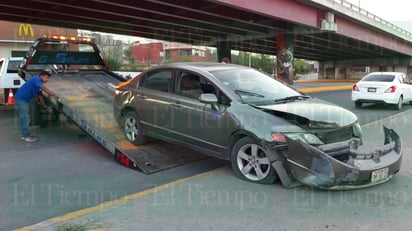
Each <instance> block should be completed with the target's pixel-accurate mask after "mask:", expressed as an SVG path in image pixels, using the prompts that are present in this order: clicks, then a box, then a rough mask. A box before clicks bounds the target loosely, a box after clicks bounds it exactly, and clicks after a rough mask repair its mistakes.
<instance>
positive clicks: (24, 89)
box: [14, 76, 43, 102]
mask: <svg viewBox="0 0 412 231" xmlns="http://www.w3.org/2000/svg"><path fill="white" fill-rule="evenodd" d="M42 85H43V82H42V81H41V79H40V77H39V76H34V77H32V78H30V79H29V80H27V81H26V82H25V83H24V84H23V85H22V86H21V87H20V88H19V90H17V92H16V95H15V96H14V99H17V100H23V101H26V102H30V100H31V99H32V98H34V97H35V96H37V95H41V94H42V92H41V89H40V87H41V86H42Z"/></svg>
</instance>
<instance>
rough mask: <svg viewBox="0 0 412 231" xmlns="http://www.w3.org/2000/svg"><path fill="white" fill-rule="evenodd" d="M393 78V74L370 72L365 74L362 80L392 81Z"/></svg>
mask: <svg viewBox="0 0 412 231" xmlns="http://www.w3.org/2000/svg"><path fill="white" fill-rule="evenodd" d="M394 78H395V75H389V74H387V75H386V74H372V75H368V76H365V78H363V79H362V81H374V82H392V81H393V79H394Z"/></svg>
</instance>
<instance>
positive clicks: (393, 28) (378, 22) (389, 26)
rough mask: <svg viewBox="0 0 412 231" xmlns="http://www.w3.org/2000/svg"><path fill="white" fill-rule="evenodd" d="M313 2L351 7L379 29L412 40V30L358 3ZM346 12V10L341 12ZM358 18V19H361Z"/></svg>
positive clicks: (350, 8)
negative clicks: (387, 19) (363, 7)
mask: <svg viewBox="0 0 412 231" xmlns="http://www.w3.org/2000/svg"><path fill="white" fill-rule="evenodd" d="M311 1H312V2H317V3H319V4H321V5H324V6H327V7H330V8H332V9H336V8H337V7H338V6H340V7H338V8H345V9H349V10H352V12H355V13H357V14H358V16H359V18H361V17H362V19H365V17H366V18H367V19H369V20H371V21H372V22H375V23H374V25H375V26H378V28H379V29H384V28H385V31H388V32H392V33H394V34H397V35H398V36H400V37H402V38H404V39H406V40H409V41H412V32H409V31H407V30H405V29H403V28H401V27H399V26H397V25H395V24H393V23H390V22H388V21H386V20H384V19H382V18H380V17H378V16H377V15H374V14H372V13H370V12H368V11H367V10H365V9H362V8H361V7H359V6H358V5H356V4H352V3H350V2H348V1H346V0H311ZM341 13H344V12H341ZM349 16H352V17H353V16H354V15H349ZM359 18H358V19H359ZM363 21H364V20H363Z"/></svg>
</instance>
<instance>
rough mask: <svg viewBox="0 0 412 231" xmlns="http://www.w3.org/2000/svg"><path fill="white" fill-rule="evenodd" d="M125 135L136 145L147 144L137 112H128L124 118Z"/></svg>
mask: <svg viewBox="0 0 412 231" xmlns="http://www.w3.org/2000/svg"><path fill="white" fill-rule="evenodd" d="M124 134H125V136H126V139H127V140H128V141H130V142H131V143H133V144H135V145H141V144H145V143H146V142H147V138H146V136H144V135H143V129H142V124H141V123H140V118H139V116H138V115H137V113H136V112H134V111H131V112H128V113H127V114H126V116H125V118H124Z"/></svg>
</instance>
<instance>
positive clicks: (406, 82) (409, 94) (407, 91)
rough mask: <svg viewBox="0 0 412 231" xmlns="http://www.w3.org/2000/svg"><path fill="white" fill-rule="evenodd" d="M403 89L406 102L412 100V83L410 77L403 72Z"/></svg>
mask: <svg viewBox="0 0 412 231" xmlns="http://www.w3.org/2000/svg"><path fill="white" fill-rule="evenodd" d="M402 89H403V94H404V102H410V101H412V85H411V83H410V79H409V78H408V76H406V75H405V74H402Z"/></svg>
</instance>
